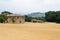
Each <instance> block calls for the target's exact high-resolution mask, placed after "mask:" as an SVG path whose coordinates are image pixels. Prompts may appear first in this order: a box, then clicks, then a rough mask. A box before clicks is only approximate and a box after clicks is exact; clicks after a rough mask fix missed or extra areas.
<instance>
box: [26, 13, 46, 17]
mask: <svg viewBox="0 0 60 40" xmlns="http://www.w3.org/2000/svg"><path fill="white" fill-rule="evenodd" d="M27 16H31V17H45V13H40V12H35V13H31V14H28V15H27Z"/></svg>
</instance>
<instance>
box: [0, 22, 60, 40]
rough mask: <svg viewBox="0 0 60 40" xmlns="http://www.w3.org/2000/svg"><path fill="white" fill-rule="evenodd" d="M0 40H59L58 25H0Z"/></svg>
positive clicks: (59, 30) (59, 27)
mask: <svg viewBox="0 0 60 40" xmlns="http://www.w3.org/2000/svg"><path fill="white" fill-rule="evenodd" d="M0 40H60V24H56V23H24V24H0Z"/></svg>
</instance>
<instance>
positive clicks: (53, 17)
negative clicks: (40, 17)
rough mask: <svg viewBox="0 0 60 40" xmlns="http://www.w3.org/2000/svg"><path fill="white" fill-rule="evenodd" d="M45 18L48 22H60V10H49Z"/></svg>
mask: <svg viewBox="0 0 60 40" xmlns="http://www.w3.org/2000/svg"><path fill="white" fill-rule="evenodd" d="M45 19H46V21H48V22H57V23H60V11H56V12H55V11H49V12H46V13H45Z"/></svg>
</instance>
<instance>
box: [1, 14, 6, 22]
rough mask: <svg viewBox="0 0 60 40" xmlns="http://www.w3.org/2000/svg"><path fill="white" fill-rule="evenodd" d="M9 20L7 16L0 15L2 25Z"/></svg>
mask: <svg viewBox="0 0 60 40" xmlns="http://www.w3.org/2000/svg"><path fill="white" fill-rule="evenodd" d="M6 20H7V16H6V15H3V14H0V23H4V22H5V21H6Z"/></svg>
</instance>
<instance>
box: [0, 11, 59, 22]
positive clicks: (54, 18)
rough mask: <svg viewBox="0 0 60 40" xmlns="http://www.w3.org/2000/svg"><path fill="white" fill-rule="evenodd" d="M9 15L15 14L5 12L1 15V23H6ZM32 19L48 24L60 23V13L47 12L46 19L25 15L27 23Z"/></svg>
mask: <svg viewBox="0 0 60 40" xmlns="http://www.w3.org/2000/svg"><path fill="white" fill-rule="evenodd" d="M8 14H13V13H11V12H8V11H3V12H1V14H0V23H4V22H5V21H6V20H7V15H8ZM31 19H37V20H43V21H46V22H56V23H60V11H48V12H45V17H34V18H33V17H29V16H27V15H25V21H26V22H31Z"/></svg>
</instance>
